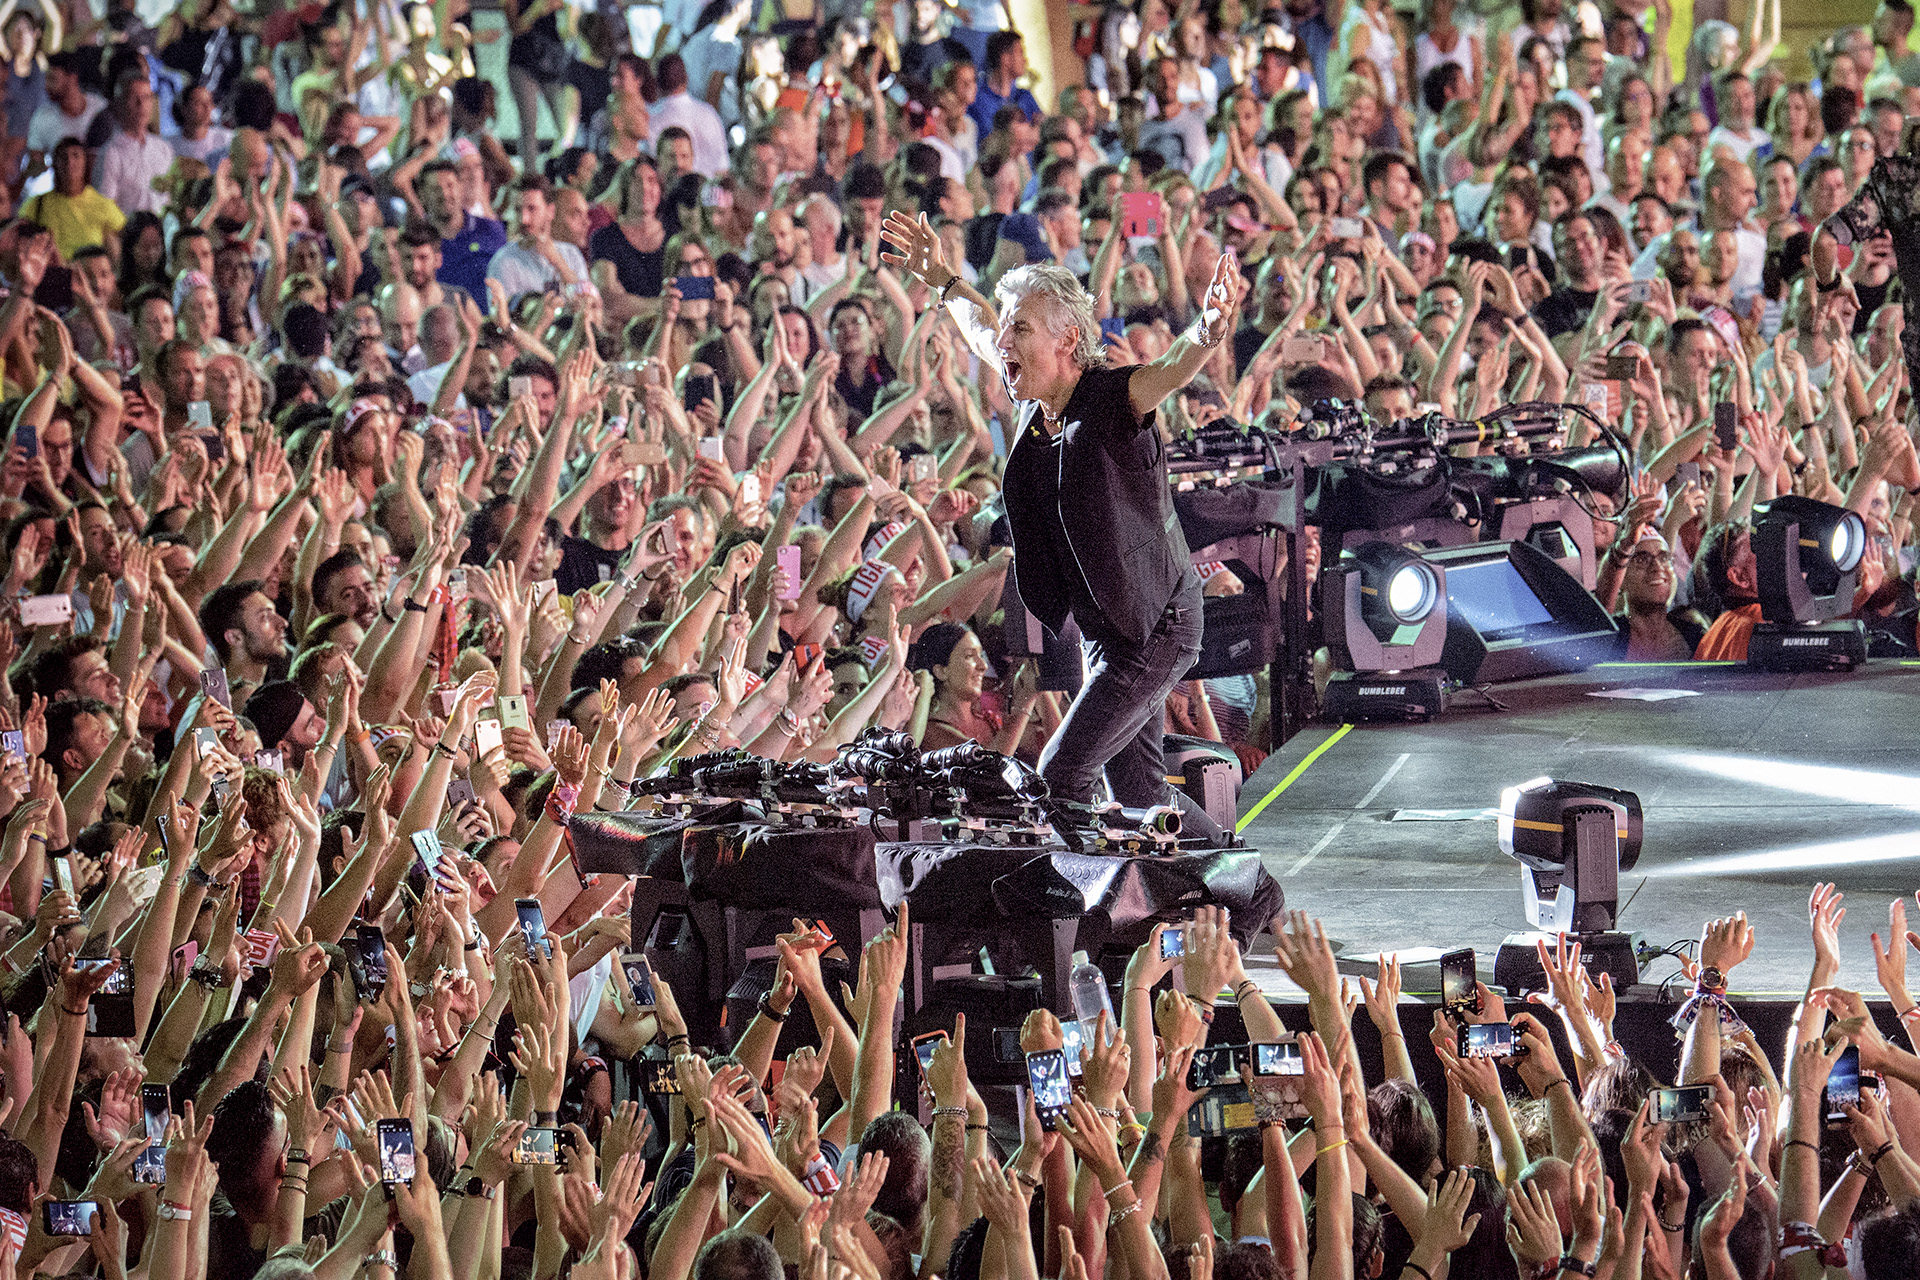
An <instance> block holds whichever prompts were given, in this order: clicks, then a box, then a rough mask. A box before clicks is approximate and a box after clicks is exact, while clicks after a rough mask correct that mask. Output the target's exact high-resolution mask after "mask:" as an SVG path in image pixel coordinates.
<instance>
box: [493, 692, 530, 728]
mask: <svg viewBox="0 0 1920 1280" xmlns="http://www.w3.org/2000/svg"><path fill="white" fill-rule="evenodd" d="M494 701H495V702H497V703H498V704H499V706H498V707H497V708H496V710H498V711H499V713H500V727H501V728H502V729H531V728H533V721H531V720H529V719H527V695H525V694H524V693H503V694H501V695H500V696H499V697H498V698H496V699H494Z"/></svg>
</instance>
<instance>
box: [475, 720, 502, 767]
mask: <svg viewBox="0 0 1920 1280" xmlns="http://www.w3.org/2000/svg"><path fill="white" fill-rule="evenodd" d="M473 743H474V746H475V747H476V748H477V749H478V750H479V752H480V758H481V759H483V760H484V759H486V756H487V753H488V752H489V751H492V750H494V749H495V748H497V747H499V745H500V722H499V721H498V720H480V721H477V722H475V724H474V726H473Z"/></svg>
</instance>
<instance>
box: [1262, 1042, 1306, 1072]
mask: <svg viewBox="0 0 1920 1280" xmlns="http://www.w3.org/2000/svg"><path fill="white" fill-rule="evenodd" d="M1253 1074H1255V1075H1256V1076H1298V1075H1305V1074H1306V1063H1305V1062H1303V1061H1302V1060H1301V1058H1300V1046H1299V1045H1298V1044H1294V1043H1291V1042H1280V1043H1276V1044H1256V1045H1254V1046H1253Z"/></svg>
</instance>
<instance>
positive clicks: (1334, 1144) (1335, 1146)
mask: <svg viewBox="0 0 1920 1280" xmlns="http://www.w3.org/2000/svg"><path fill="white" fill-rule="evenodd" d="M1348 1141H1349V1139H1346V1138H1342V1139H1340V1141H1338V1142H1329V1143H1328V1144H1327V1145H1326V1146H1324V1147H1321V1148H1320V1149H1319V1150H1318V1151H1316V1152H1314V1153H1313V1158H1314V1159H1315V1160H1318V1159H1319V1158H1320V1157H1321V1156H1323V1155H1325V1154H1327V1152H1329V1151H1338V1150H1339V1149H1340V1148H1341V1147H1344V1146H1346V1145H1347V1143H1348Z"/></svg>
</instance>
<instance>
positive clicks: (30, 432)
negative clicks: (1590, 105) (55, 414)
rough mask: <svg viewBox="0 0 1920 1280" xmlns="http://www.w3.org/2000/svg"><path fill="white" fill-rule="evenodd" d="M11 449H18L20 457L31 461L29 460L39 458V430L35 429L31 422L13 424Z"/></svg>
mask: <svg viewBox="0 0 1920 1280" xmlns="http://www.w3.org/2000/svg"><path fill="white" fill-rule="evenodd" d="M13 447H14V448H16V449H18V450H19V451H20V456H22V457H24V458H29V459H31V458H37V457H39V456H40V431H39V429H38V428H36V427H35V426H34V425H33V424H32V423H31V422H16V423H14V424H13Z"/></svg>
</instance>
